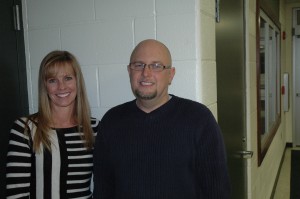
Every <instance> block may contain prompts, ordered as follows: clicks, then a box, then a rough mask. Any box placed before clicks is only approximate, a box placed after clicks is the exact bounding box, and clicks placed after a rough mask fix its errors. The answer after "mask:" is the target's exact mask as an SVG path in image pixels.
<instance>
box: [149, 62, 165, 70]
mask: <svg viewBox="0 0 300 199" xmlns="http://www.w3.org/2000/svg"><path fill="white" fill-rule="evenodd" d="M162 67H163V66H162V65H161V64H158V63H155V64H152V68H153V69H160V68H162Z"/></svg>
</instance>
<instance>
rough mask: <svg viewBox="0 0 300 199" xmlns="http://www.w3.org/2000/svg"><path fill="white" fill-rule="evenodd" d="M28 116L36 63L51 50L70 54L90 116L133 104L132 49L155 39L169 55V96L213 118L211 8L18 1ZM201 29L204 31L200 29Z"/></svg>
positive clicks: (175, 1) (148, 2)
mask: <svg viewBox="0 0 300 199" xmlns="http://www.w3.org/2000/svg"><path fill="white" fill-rule="evenodd" d="M22 3H23V23H24V29H25V47H26V61H27V75H28V88H29V102H30V113H33V112H36V111H37V78H38V69H39V64H40V62H41V60H42V58H43V57H44V56H45V55H46V54H47V53H48V52H50V51H52V50H56V49H61V50H68V51H70V52H71V53H73V54H74V55H75V56H76V57H77V59H78V60H79V62H80V64H81V67H82V71H83V73H84V77H85V82H86V87H87V93H88V97H89V102H90V105H91V109H92V115H93V116H94V117H97V118H99V119H101V117H102V116H103V114H104V113H105V112H106V111H107V110H108V109H109V108H111V107H113V106H115V105H117V104H120V103H124V102H126V101H128V100H132V99H133V95H132V93H131V89H130V84H129V78H128V74H127V70H126V65H127V64H128V62H129V56H130V53H131V51H132V49H133V48H134V46H135V45H136V44H137V43H138V42H139V41H141V40H144V39H147V38H154V39H158V40H160V41H162V42H164V43H165V44H166V45H167V46H168V47H169V49H170V51H171V53H172V56H173V66H174V67H176V75H175V78H174V81H173V83H172V85H171V87H170V93H173V94H175V95H178V96H181V97H185V98H189V99H192V100H196V101H199V102H202V103H204V104H205V105H207V106H208V107H209V108H210V109H211V110H212V111H213V113H214V114H216V101H217V99H216V62H215V22H214V1H211V0H84V1H83V0H51V1H49V0H24V1H23V2H22ZM203 27H205V28H203Z"/></svg>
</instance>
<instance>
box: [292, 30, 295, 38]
mask: <svg viewBox="0 0 300 199" xmlns="http://www.w3.org/2000/svg"><path fill="white" fill-rule="evenodd" d="M294 35H295V28H292V36H294Z"/></svg>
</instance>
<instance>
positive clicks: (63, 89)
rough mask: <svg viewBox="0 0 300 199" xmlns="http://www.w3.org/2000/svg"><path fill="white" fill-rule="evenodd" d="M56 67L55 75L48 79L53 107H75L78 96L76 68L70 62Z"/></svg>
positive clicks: (47, 84) (48, 88)
mask: <svg viewBox="0 0 300 199" xmlns="http://www.w3.org/2000/svg"><path fill="white" fill-rule="evenodd" d="M55 67H56V68H55V74H54V76H53V77H50V78H48V79H46V88H47V93H48V96H49V98H50V103H51V108H63V107H64V108H67V107H68V108H74V104H75V99H76V96H77V85H76V77H75V74H74V70H73V68H72V66H70V65H69V64H66V65H62V66H55Z"/></svg>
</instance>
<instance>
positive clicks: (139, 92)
mask: <svg viewBox="0 0 300 199" xmlns="http://www.w3.org/2000/svg"><path fill="white" fill-rule="evenodd" d="M131 63H143V64H154V63H159V64H162V65H164V66H170V64H171V60H170V56H169V54H168V51H167V50H166V49H165V48H164V47H163V46H162V45H160V44H159V43H156V42H146V43H144V44H142V45H140V46H139V47H137V49H136V50H135V52H134V54H133V55H132V57H131ZM128 73H129V76H130V83H131V89H132V91H133V93H134V95H135V96H136V98H137V99H138V100H152V99H157V100H158V101H157V103H159V102H160V100H161V99H164V98H166V97H168V86H169V84H170V83H171V82H172V79H173V77H174V74H175V69H174V68H170V69H164V70H163V71H160V72H155V71H153V70H152V69H151V68H150V67H148V66H146V67H145V68H144V70H142V71H136V70H132V69H130V68H129V67H128Z"/></svg>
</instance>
